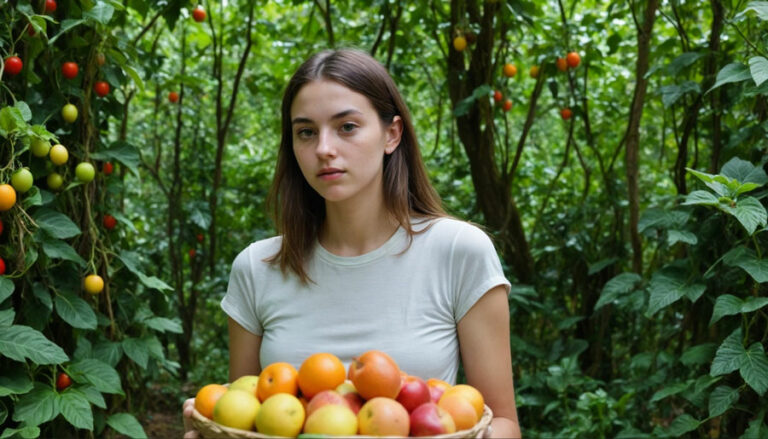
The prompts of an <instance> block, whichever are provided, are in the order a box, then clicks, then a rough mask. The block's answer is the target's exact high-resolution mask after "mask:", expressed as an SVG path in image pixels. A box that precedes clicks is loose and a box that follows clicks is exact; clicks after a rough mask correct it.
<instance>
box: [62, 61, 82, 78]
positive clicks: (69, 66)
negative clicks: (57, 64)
mask: <svg viewBox="0 0 768 439" xmlns="http://www.w3.org/2000/svg"><path fill="white" fill-rule="evenodd" d="M78 71H80V68H79V67H78V66H77V63H73V62H72V61H68V62H65V63H64V64H62V65H61V74H62V75H63V76H64V77H65V78H67V79H75V76H77V72H78Z"/></svg>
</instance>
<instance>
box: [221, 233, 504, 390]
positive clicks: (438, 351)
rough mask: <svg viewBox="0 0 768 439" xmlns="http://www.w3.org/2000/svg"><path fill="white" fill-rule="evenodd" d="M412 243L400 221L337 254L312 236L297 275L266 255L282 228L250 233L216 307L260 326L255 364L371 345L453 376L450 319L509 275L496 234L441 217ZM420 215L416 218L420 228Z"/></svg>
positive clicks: (407, 367) (455, 362)
mask: <svg viewBox="0 0 768 439" xmlns="http://www.w3.org/2000/svg"><path fill="white" fill-rule="evenodd" d="M433 223H434V225H433V226H432V227H431V228H430V229H429V230H428V231H426V232H424V233H422V234H417V235H414V237H413V243H412V245H411V246H410V248H409V249H408V250H407V251H406V252H405V253H402V254H400V253H401V252H402V251H403V250H404V249H405V248H406V246H407V244H408V235H407V233H406V232H405V229H403V228H402V227H401V228H398V230H397V231H396V232H395V233H394V234H393V235H392V237H391V238H390V239H389V240H388V241H387V242H386V243H385V244H383V245H382V246H381V247H379V248H377V249H376V250H373V251H371V252H369V253H366V254H364V255H361V256H354V257H341V256H337V255H334V254H332V253H330V252H328V251H327V250H326V249H325V248H323V247H322V246H321V245H316V246H315V249H314V251H313V252H312V255H311V257H310V259H309V261H308V265H307V270H308V271H307V272H308V274H309V277H310V278H311V279H312V280H313V281H314V282H315V283H311V282H310V283H309V284H308V285H302V284H301V282H300V281H299V278H298V277H297V276H296V275H295V274H293V273H292V272H289V274H288V276H287V277H284V276H283V274H282V273H281V271H280V268H279V267H278V266H273V265H270V264H269V263H267V262H264V261H263V259H265V258H267V257H270V256H272V255H274V254H275V253H276V252H277V251H278V249H279V248H280V239H281V238H280V237H273V238H268V239H264V240H261V241H257V242H254V243H253V244H251V245H249V246H248V247H247V248H246V249H245V250H243V251H242V252H240V254H239V255H238V256H237V257H236V258H235V261H234V263H233V264H232V272H231V273H230V278H229V286H228V288H227V294H226V295H225V296H224V299H223V300H222V301H221V307H222V309H223V310H224V312H226V313H227V314H228V315H229V316H230V317H232V319H234V320H235V321H236V322H238V323H239V324H240V325H241V326H242V327H243V328H245V329H246V330H248V331H250V332H252V333H253V334H256V335H260V336H262V342H261V352H260V362H261V365H262V367H264V366H266V365H268V364H270V363H274V362H277V361H286V362H288V363H291V364H293V365H294V366H295V367H296V368H297V369H298V368H299V367H300V366H301V363H302V362H303V361H304V359H305V358H307V357H308V356H309V355H311V354H313V353H316V352H330V353H332V354H334V355H336V356H338V357H339V358H340V359H341V360H342V362H344V365H345V367H347V368H348V367H349V363H350V362H351V360H352V358H353V357H356V356H359V355H361V354H362V353H364V352H365V351H368V350H371V349H376V350H380V351H384V352H386V353H387V354H389V355H390V356H391V357H392V358H393V359H394V360H395V361H396V362H397V364H398V365H399V366H400V369H401V370H403V371H405V372H407V373H409V374H412V375H417V376H420V377H422V378H424V379H427V378H439V379H442V380H445V381H447V382H449V383H452V384H453V383H454V382H455V381H456V375H457V372H458V369H459V354H460V353H459V340H458V336H457V331H456V324H457V323H458V322H459V320H461V318H462V317H463V316H464V314H466V313H467V311H469V309H470V308H471V307H472V306H473V305H474V304H475V303H476V302H477V300H478V299H479V298H480V297H482V296H483V295H484V294H485V293H486V292H487V291H489V290H490V289H491V288H493V287H495V286H497V285H505V286H506V288H507V292H509V288H510V283H509V281H508V280H507V279H506V278H505V277H504V273H503V271H502V268H501V263H500V261H499V257H498V255H497V253H496V250H495V249H494V246H493V243H492V242H491V240H490V239H489V238H488V236H487V235H486V234H485V233H484V232H483V231H482V230H480V229H479V228H477V227H475V226H473V225H471V224H468V223H466V222H463V221H458V220H455V219H450V218H441V219H438V220H435V221H433ZM425 225H426V223H425V222H421V223H417V222H414V229H416V230H421V229H423V228H424V226H425Z"/></svg>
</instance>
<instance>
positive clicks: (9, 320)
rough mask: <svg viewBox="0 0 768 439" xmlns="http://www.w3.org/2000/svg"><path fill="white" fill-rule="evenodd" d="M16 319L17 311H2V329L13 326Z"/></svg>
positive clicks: (0, 324)
mask: <svg viewBox="0 0 768 439" xmlns="http://www.w3.org/2000/svg"><path fill="white" fill-rule="evenodd" d="M15 318H16V311H14V310H13V308H9V309H4V310H2V311H0V327H5V326H11V325H13V319H15Z"/></svg>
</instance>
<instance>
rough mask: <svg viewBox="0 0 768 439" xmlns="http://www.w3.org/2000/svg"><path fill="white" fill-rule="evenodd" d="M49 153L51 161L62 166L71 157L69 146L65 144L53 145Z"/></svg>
mask: <svg viewBox="0 0 768 439" xmlns="http://www.w3.org/2000/svg"><path fill="white" fill-rule="evenodd" d="M48 154H49V155H48V156H49V157H50V159H51V162H52V163H53V164H54V165H56V166H61V165H63V164H64V163H67V159H69V151H67V148H66V147H65V146H64V145H60V144H56V145H53V146H52V147H51V151H50V152H49V153H48Z"/></svg>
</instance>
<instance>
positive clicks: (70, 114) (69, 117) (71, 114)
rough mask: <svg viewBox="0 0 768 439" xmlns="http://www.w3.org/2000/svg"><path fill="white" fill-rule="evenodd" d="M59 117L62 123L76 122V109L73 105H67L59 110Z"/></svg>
mask: <svg viewBox="0 0 768 439" xmlns="http://www.w3.org/2000/svg"><path fill="white" fill-rule="evenodd" d="M61 117H62V118H63V119H64V122H67V123H72V122H74V121H75V120H77V107H75V106H74V105H73V104H67V105H65V106H64V107H63V108H62V109H61Z"/></svg>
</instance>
